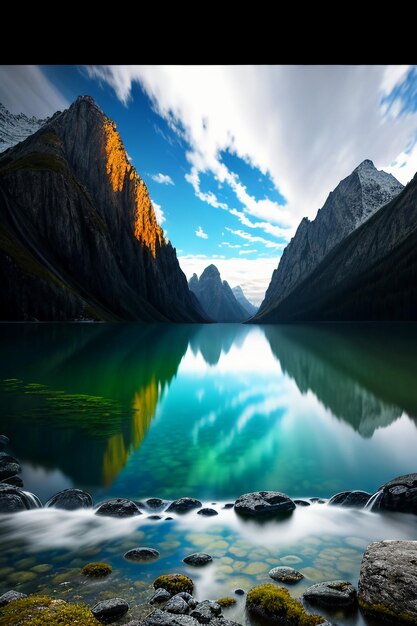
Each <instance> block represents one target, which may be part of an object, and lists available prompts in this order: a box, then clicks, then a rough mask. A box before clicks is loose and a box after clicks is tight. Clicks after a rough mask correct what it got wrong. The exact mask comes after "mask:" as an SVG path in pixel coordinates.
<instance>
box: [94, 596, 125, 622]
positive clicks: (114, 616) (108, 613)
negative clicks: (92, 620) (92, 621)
mask: <svg viewBox="0 0 417 626" xmlns="http://www.w3.org/2000/svg"><path fill="white" fill-rule="evenodd" d="M128 610H129V605H128V603H127V602H126V600H123V598H110V600H103V601H102V602H98V603H97V604H96V605H95V606H93V608H92V609H91V612H92V613H93V615H94V617H96V618H97V619H98V620H100V621H101V622H104V623H105V624H111V623H112V622H115V621H117V620H118V619H119V618H120V617H123V615H125V614H126V613H127V612H128Z"/></svg>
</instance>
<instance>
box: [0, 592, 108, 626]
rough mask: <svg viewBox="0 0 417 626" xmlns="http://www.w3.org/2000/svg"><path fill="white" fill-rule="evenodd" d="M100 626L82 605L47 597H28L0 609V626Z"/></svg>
mask: <svg viewBox="0 0 417 626" xmlns="http://www.w3.org/2000/svg"><path fill="white" fill-rule="evenodd" d="M75 624H77V625H79V626H81V625H82V626H100V622H99V621H98V620H96V618H95V617H94V615H93V614H92V612H91V611H90V609H89V608H88V607H87V606H84V605H82V604H67V603H66V602H64V600H56V599H54V598H50V597H49V596H28V597H27V598H22V599H20V600H13V601H12V602H10V603H9V604H7V605H6V606H4V607H2V608H1V609H0V626H72V625H74V626H75Z"/></svg>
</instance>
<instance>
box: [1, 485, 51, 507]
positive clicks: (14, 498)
mask: <svg viewBox="0 0 417 626" xmlns="http://www.w3.org/2000/svg"><path fill="white" fill-rule="evenodd" d="M41 506H42V504H41V502H40V500H39V498H37V496H35V495H34V494H33V493H29V491H22V489H19V487H14V486H13V485H8V484H6V483H0V513H18V512H19V511H28V510H29V509H37V508H40V507H41Z"/></svg>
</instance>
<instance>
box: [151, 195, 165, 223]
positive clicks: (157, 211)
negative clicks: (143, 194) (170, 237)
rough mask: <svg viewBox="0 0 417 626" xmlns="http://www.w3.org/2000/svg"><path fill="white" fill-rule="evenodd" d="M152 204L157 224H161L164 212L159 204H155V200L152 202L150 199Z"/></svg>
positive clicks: (163, 220) (163, 219)
mask: <svg viewBox="0 0 417 626" xmlns="http://www.w3.org/2000/svg"><path fill="white" fill-rule="evenodd" d="M152 206H153V210H154V211H155V215H156V220H157V222H158V224H159V225H160V226H161V224H163V223H164V222H165V219H166V218H165V215H164V212H163V210H162V208H161V205H160V204H157V203H156V202H154V201H153V200H152Z"/></svg>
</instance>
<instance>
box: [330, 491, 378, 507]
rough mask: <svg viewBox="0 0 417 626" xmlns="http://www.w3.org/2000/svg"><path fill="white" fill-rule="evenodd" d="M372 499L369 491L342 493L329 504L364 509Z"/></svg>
mask: <svg viewBox="0 0 417 626" xmlns="http://www.w3.org/2000/svg"><path fill="white" fill-rule="evenodd" d="M371 497H372V494H371V493H368V492H367V491H342V492H340V493H337V494H336V495H334V496H333V497H332V498H330V500H329V501H328V503H327V504H329V505H332V506H344V507H352V508H355V507H356V508H358V509H363V508H364V506H365V505H366V503H367V502H368V500H369V498H371Z"/></svg>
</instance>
